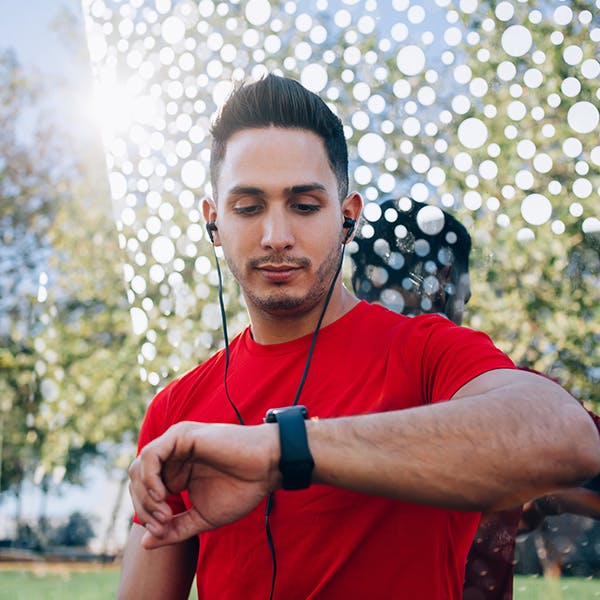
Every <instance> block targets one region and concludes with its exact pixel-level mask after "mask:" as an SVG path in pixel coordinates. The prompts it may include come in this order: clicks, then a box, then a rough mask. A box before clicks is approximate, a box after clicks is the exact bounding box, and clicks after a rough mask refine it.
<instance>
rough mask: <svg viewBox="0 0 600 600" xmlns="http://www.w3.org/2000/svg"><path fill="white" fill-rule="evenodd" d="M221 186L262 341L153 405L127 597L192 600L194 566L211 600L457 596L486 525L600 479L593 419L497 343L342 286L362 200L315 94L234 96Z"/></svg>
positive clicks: (215, 184)
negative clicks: (500, 514)
mask: <svg viewBox="0 0 600 600" xmlns="http://www.w3.org/2000/svg"><path fill="white" fill-rule="evenodd" d="M211 181H212V188H213V195H214V198H212V199H206V200H205V201H204V202H203V211H204V216H205V218H206V220H207V223H208V225H207V226H208V228H209V231H210V232H211V235H212V237H213V241H214V243H215V245H220V246H221V247H222V250H223V254H224V256H225V259H226V260H227V263H228V265H229V268H230V270H231V272H232V273H233V274H234V276H235V277H236V279H237V280H238V282H239V284H240V287H241V291H242V294H243V296H244V299H245V301H246V304H247V307H248V312H249V316H250V322H251V325H250V327H249V328H248V329H247V330H245V331H244V332H243V333H242V334H240V335H239V336H237V337H236V338H234V340H232V342H231V344H230V345H228V346H227V347H226V349H225V350H224V351H221V352H218V353H217V354H216V355H215V356H213V357H212V358H211V359H209V360H208V361H207V362H206V363H204V364H203V365H200V366H199V367H197V368H196V369H194V370H192V371H191V372H190V373H188V374H186V375H184V376H183V377H181V378H180V379H178V380H176V381H174V382H172V383H171V384H170V385H169V386H167V387H166V388H165V389H164V390H163V391H162V392H160V393H159V394H158V395H157V397H156V398H155V399H154V400H153V402H152V403H151V405H150V407H149V409H148V413H147V415H146V418H145V420H144V424H143V426H142V430H141V434H140V444H139V445H140V453H139V456H138V458H137V459H136V460H135V461H134V463H133V464H132V466H131V468H130V475H131V486H130V491H131V494H132V499H133V503H134V507H135V510H136V522H135V523H134V525H133V526H132V530H131V534H130V538H129V541H128V543H127V547H126V550H125V554H124V559H123V576H122V581H121V588H120V597H121V598H145V599H147V598H185V597H186V595H187V593H188V590H189V586H190V582H191V581H192V578H193V576H194V566H195V567H196V578H197V586H198V594H199V596H200V597H201V598H236V599H237V598H261V599H262V598H267V597H269V595H271V597H276V598H286V599H292V600H294V599H302V600H304V599H306V598H313V599H315V598H327V599H331V598H333V599H335V598H364V597H370V598H400V597H406V598H417V597H420V598H459V597H460V596H461V593H462V580H463V571H464V561H465V558H466V553H467V550H468V547H469V545H470V542H471V540H472V538H473V534H474V532H475V529H476V526H477V522H478V520H479V513H478V511H480V510H482V509H489V508H491V507H494V506H509V505H514V504H516V503H519V502H522V501H523V500H525V499H527V498H530V497H532V496H533V495H536V494H538V495H539V493H540V492H543V491H546V490H549V489H553V488H556V487H564V486H569V485H573V484H575V483H576V482H578V481H579V480H582V479H586V478H588V477H590V476H591V475H592V474H593V473H595V472H596V471H597V470H600V443H599V442H598V440H597V439H596V438H597V435H596V431H595V429H594V428H593V426H592V425H591V424H590V423H589V422H588V419H587V416H586V415H585V411H583V409H582V408H581V407H580V406H579V405H578V404H577V402H576V401H574V400H573V399H572V398H571V397H570V396H569V395H568V394H566V393H565V392H564V391H563V390H562V389H561V388H560V387H559V386H556V385H554V384H553V383H552V382H549V381H546V380H544V379H543V378H540V377H538V376H536V375H532V374H529V373H520V372H518V371H515V370H514V367H513V365H512V363H511V362H510V360H509V359H508V358H507V357H506V356H505V355H504V354H502V353H501V352H500V351H498V350H497V349H496V348H495V347H494V346H493V345H492V344H491V342H490V340H489V338H488V337H487V336H485V335H484V334H481V333H478V332H475V331H472V330H468V329H465V328H461V327H457V326H456V325H454V324H453V323H451V322H450V321H448V320H447V319H445V318H442V317H438V316H435V315H433V316H431V315H429V316H423V317H419V318H416V319H409V318H407V317H405V316H403V315H398V314H396V313H394V312H392V311H389V310H387V309H385V308H383V307H381V306H376V305H371V304H368V303H366V302H360V301H359V300H358V299H357V298H356V297H355V296H353V295H352V294H351V293H350V292H349V291H348V290H346V289H345V288H344V287H343V285H342V283H341V280H340V279H339V277H338V275H339V268H340V265H341V261H342V256H343V254H342V249H343V248H344V247H345V244H346V243H347V242H348V241H349V240H350V238H351V234H352V230H353V223H354V222H355V221H356V220H357V219H358V217H359V215H360V211H361V205H362V201H361V198H360V196H359V195H358V194H356V193H353V192H349V191H348V178H347V149H346V143H345V138H344V134H343V127H342V124H341V122H340V121H339V119H338V118H337V117H336V116H335V115H334V114H333V113H332V112H331V110H330V109H329V108H328V107H327V106H326V104H325V103H324V102H323V101H322V100H320V99H319V98H318V97H317V96H316V95H314V94H312V93H310V92H308V91H307V90H305V89H304V88H303V87H302V86H301V85H300V84H299V83H297V82H295V81H293V80H290V79H285V78H280V77H275V76H268V77H266V78H265V79H264V80H262V81H259V82H257V83H254V84H251V85H246V86H242V87H241V88H239V89H238V90H237V91H236V92H235V93H234V94H233V95H232V97H231V98H230V99H229V100H228V102H227V103H226V104H225V106H224V107H223V109H222V112H221V114H220V116H219V118H218V120H217V122H216V123H215V126H214V128H213V146H212V153H211ZM317 333H318V339H317V337H316V334H317ZM315 342H316V343H315ZM457 365H458V368H457ZM542 398H543V399H544V402H543V406H542V402H541V399H542ZM299 404H304V405H306V407H307V409H308V411H309V412H310V416H311V417H312V419H310V420H304V414H305V413H304V411H303V410H302V409H301V408H300V406H299ZM292 405H296V406H292ZM548 407H550V409H548ZM274 408H275V409H280V410H276V411H274V412H270V413H269V418H268V420H269V422H267V423H263V417H264V415H265V412H266V411H267V410H268V409H274ZM548 410H550V413H552V418H548V417H547V412H548ZM271 421H276V422H271ZM556 421H558V423H559V424H560V425H559V426H557V423H556ZM242 422H243V423H244V424H245V425H246V426H241V425H240V424H236V423H242ZM525 457H526V458H525ZM542 458H543V460H542ZM313 467H314V468H313ZM311 484H312V485H311ZM316 484H321V485H316ZM282 487H283V488H285V489H284V491H281V488H282ZM288 490H290V491H288ZM292 490H294V491H292ZM273 493H274V495H273ZM265 521H266V526H265ZM198 534H200V535H199V536H198Z"/></svg>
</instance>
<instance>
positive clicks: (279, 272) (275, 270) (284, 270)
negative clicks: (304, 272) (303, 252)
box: [258, 264, 302, 283]
mask: <svg viewBox="0 0 600 600" xmlns="http://www.w3.org/2000/svg"><path fill="white" fill-rule="evenodd" d="M301 269H302V267H300V266H298V265H279V264H278V265H269V264H267V265H261V266H260V267H258V271H259V272H260V273H261V274H262V276H263V277H264V278H265V279H268V280H269V281H273V282H277V283H283V282H286V281H289V280H290V279H292V278H293V277H294V276H295V275H296V274H297V273H298V271H300V270H301Z"/></svg>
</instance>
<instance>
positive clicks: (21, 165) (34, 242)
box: [0, 51, 60, 496]
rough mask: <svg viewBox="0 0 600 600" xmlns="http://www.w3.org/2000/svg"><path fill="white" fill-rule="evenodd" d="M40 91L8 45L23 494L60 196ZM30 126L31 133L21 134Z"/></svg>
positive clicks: (0, 256)
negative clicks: (43, 301)
mask: <svg viewBox="0 0 600 600" xmlns="http://www.w3.org/2000/svg"><path fill="white" fill-rule="evenodd" d="M38 92H39V88H38V87H36V86H34V85H33V84H32V82H31V81H29V80H27V78H26V77H25V75H24V73H23V71H22V69H21V67H20V66H19V64H18V62H17V60H16V58H15V56H14V54H13V53H11V52H9V51H2V52H0V239H1V244H0V492H1V491H6V490H8V489H10V490H12V491H13V492H15V493H16V494H17V496H18V493H19V489H20V484H21V482H22V479H23V477H24V476H25V475H26V474H28V473H29V474H31V473H32V470H33V469H34V468H35V464H36V459H37V457H38V456H39V451H40V443H41V437H40V432H38V431H37V430H36V428H35V424H34V422H33V419H34V415H35V413H36V411H37V406H38V405H39V403H40V400H41V397H42V396H41V389H40V379H39V377H38V374H37V372H36V369H35V365H36V354H37V350H36V347H35V339H36V336H37V335H38V334H39V333H40V332H41V331H42V329H43V327H44V324H43V318H42V311H41V310H40V304H39V299H40V298H41V296H40V295H43V294H44V290H45V287H44V285H43V283H44V281H45V277H46V275H45V265H46V262H47V260H48V256H49V253H50V244H49V242H48V238H47V235H48V230H49V228H50V226H51V223H52V219H53V217H54V212H55V204H56V202H57V201H58V199H59V198H60V192H58V191H57V189H56V188H55V187H54V183H55V182H56V180H53V177H52V165H51V164H50V161H49V160H48V156H47V154H46V149H47V142H48V131H47V130H45V129H44V128H42V127H39V126H38V124H37V123H36V117H35V114H34V113H33V112H31V109H32V106H33V105H34V102H35V98H36V94H37V93H38ZM24 130H27V131H28V132H29V139H27V140H24V139H22V138H21V137H19V131H20V132H23V131H24Z"/></svg>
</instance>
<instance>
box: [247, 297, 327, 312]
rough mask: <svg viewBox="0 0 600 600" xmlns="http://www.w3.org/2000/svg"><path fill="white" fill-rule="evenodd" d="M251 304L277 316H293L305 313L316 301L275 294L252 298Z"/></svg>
mask: <svg viewBox="0 0 600 600" xmlns="http://www.w3.org/2000/svg"><path fill="white" fill-rule="evenodd" d="M252 302H253V304H255V306H256V307H257V308H259V309H260V310H262V311H263V312H265V313H267V314H270V315H273V316H277V317H286V316H289V317H293V316H296V315H302V314H306V313H307V312H309V311H310V310H312V309H313V308H314V307H315V305H316V304H317V303H318V300H317V299H316V298H307V297H305V296H304V297H298V296H291V295H289V294H277V295H270V296H267V297H260V298H252Z"/></svg>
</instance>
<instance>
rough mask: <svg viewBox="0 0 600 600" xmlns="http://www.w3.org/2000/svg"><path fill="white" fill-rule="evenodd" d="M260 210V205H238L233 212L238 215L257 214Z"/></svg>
mask: <svg viewBox="0 0 600 600" xmlns="http://www.w3.org/2000/svg"><path fill="white" fill-rule="evenodd" d="M259 211H260V206H258V205H253V206H236V207H235V208H234V209H233V212H234V213H235V214H236V215H254V214H257V213H258V212H259Z"/></svg>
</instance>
